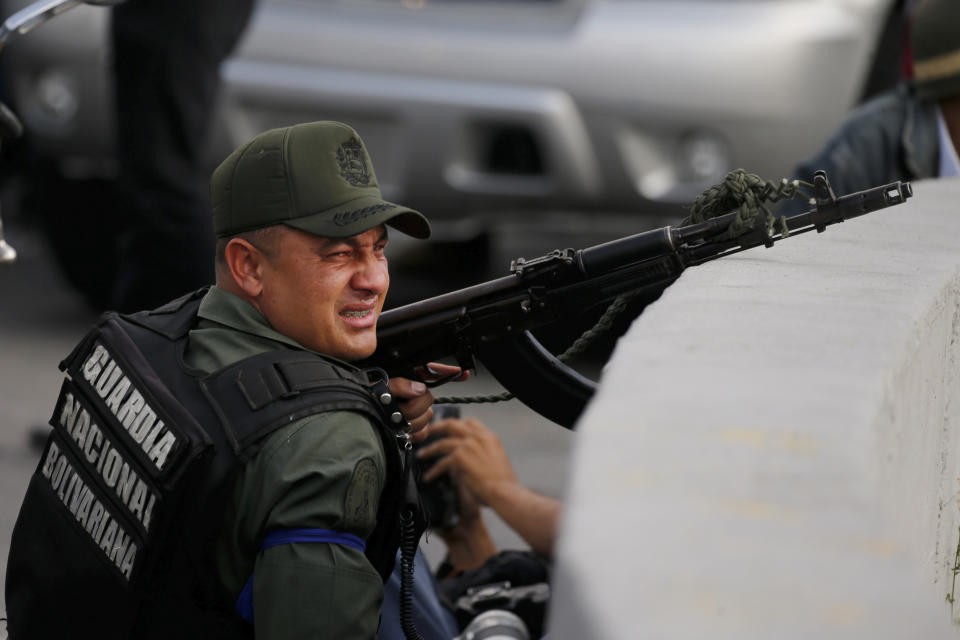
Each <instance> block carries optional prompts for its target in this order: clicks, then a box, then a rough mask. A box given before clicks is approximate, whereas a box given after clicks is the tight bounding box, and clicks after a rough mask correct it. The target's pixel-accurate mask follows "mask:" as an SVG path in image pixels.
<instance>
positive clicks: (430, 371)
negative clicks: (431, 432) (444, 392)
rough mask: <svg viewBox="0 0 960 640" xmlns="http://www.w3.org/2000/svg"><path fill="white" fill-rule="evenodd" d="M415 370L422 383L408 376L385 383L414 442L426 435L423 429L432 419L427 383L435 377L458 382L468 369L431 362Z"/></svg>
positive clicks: (431, 397)
mask: <svg viewBox="0 0 960 640" xmlns="http://www.w3.org/2000/svg"><path fill="white" fill-rule="evenodd" d="M418 373H421V374H422V376H421V377H422V380H423V381H422V382H421V381H419V380H410V379H408V378H391V379H390V382H389V383H388V386H389V388H390V393H392V394H393V397H394V398H396V399H397V406H399V407H400V412H401V413H402V414H403V417H404V418H406V420H407V423H408V424H409V425H410V429H409V433H410V434H411V435H412V436H413V440H414V441H415V442H419V441H420V440H423V439H424V438H426V437H427V430H426V429H424V427H426V426H427V425H428V424H430V420H432V419H433V394H432V393H431V392H430V389H429V388H428V387H427V384H429V383H431V382H435V381H437V380H449V381H459V380H466V379H467V378H468V377H470V372H469V371H463V370H462V369H461V368H460V367H457V366H453V365H449V364H439V363H436V362H431V363H430V364H428V365H426V366H425V367H423V368H422V370H421V371H420V372H418Z"/></svg>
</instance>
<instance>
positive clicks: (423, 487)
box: [414, 404, 460, 529]
mask: <svg viewBox="0 0 960 640" xmlns="http://www.w3.org/2000/svg"><path fill="white" fill-rule="evenodd" d="M459 417H460V407H458V406H456V405H452V404H437V405H434V406H433V419H434V420H443V419H445V418H459ZM443 437H444V436H441V435H431V436H430V437H429V438H427V439H426V440H424V441H423V442H420V443H418V444H415V445H414V449H419V448H420V447H423V446H425V445H428V444H430V443H431V442H436V441H437V440H439V439H440V438H443ZM434 461H435V459H433V458H427V459H424V460H420V461H419V462H420V467H421V472H424V471H426V470H427V469H429V468H430V467H431V466H432V465H433V463H434ZM418 486H419V489H420V500H421V501H422V503H423V508H424V511H426V514H427V522H428V526H429V527H430V528H432V529H453V528H454V527H456V526H457V525H458V524H459V523H460V510H459V499H458V498H457V488H456V487H455V486H454V484H453V481H452V480H451V479H450V476H448V475H446V474H444V475H441V476H440V477H438V478H435V479H434V480H433V481H431V482H423V481H422V480H421V481H420V482H418Z"/></svg>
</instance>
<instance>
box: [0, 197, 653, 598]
mask: <svg viewBox="0 0 960 640" xmlns="http://www.w3.org/2000/svg"><path fill="white" fill-rule="evenodd" d="M655 222H656V223H657V224H665V223H666V222H663V221H655ZM651 226H656V225H654V224H653V222H646V223H640V224H636V221H635V220H632V219H625V218H617V219H613V220H609V221H607V223H605V224H604V225H597V224H595V223H594V222H591V221H590V220H588V219H585V218H584V217H582V216H579V217H578V216H570V215H567V216H563V215H556V216H552V217H548V218H544V217H531V216H526V217H518V218H517V219H516V220H514V221H513V222H512V223H508V224H504V225H502V226H500V227H499V228H498V229H497V230H496V232H495V233H494V234H493V236H492V237H491V239H492V241H493V245H494V248H493V250H492V251H491V252H490V253H489V255H488V258H489V259H488V260H487V261H486V262H482V261H480V258H478V257H477V255H474V254H471V253H470V252H469V251H468V252H466V253H463V252H462V251H461V252H460V253H458V252H457V251H452V253H451V250H450V248H449V247H444V246H443V245H442V243H440V244H438V245H435V246H434V247H432V248H431V249H430V250H429V251H428V252H427V255H429V256H430V260H432V261H433V262H434V263H436V262H437V260H438V259H439V261H440V266H441V268H439V269H438V268H437V267H436V265H435V264H434V265H432V266H431V265H430V264H426V265H424V264H422V263H423V261H424V258H423V256H421V257H420V258H416V256H415V254H411V253H409V251H410V248H409V247H407V246H405V244H404V241H403V240H401V239H398V240H397V241H396V244H397V246H396V248H395V250H394V251H395V254H396V255H397V260H396V262H397V264H399V265H400V266H399V267H398V268H397V270H395V273H394V278H393V281H394V288H395V291H396V292H395V294H394V295H393V298H392V300H393V302H394V303H395V304H396V303H400V302H405V301H409V300H411V299H417V298H419V297H423V296H425V295H434V294H436V293H438V292H439V291H440V290H445V289H449V288H453V287H459V286H465V285H466V284H472V281H471V279H475V281H477V282H479V281H482V280H484V279H490V278H493V277H498V276H501V275H506V273H507V272H508V267H509V262H510V259H511V258H514V257H518V256H524V257H528V258H529V257H535V256H536V255H541V254H542V253H546V252H547V251H549V250H550V249H553V248H558V247H562V246H575V247H584V246H590V245H593V244H597V243H599V242H602V241H605V240H608V239H611V238H614V237H619V236H621V235H626V234H628V233H632V232H636V231H640V230H643V229H645V228H649V227H651ZM6 231H7V238H8V240H10V242H11V244H14V245H15V246H16V248H17V249H18V252H19V260H18V262H17V263H15V264H14V265H11V266H7V267H3V268H0V507H2V508H0V575H5V574H6V559H7V550H8V547H9V541H10V533H11V530H12V528H13V525H14V522H15V520H16V516H17V512H18V510H19V506H20V503H21V500H22V497H23V493H24V491H25V488H26V485H27V482H28V480H29V477H30V474H31V473H32V472H33V469H34V467H35V465H36V461H37V458H38V455H39V449H38V448H37V443H36V434H38V433H40V434H42V433H44V432H45V430H46V429H48V427H47V426H46V423H47V420H48V419H49V417H50V414H51V412H52V409H53V403H54V400H55V398H56V395H57V391H58V390H59V387H60V380H61V373H60V372H59V370H58V368H57V364H58V363H59V361H60V360H61V359H62V358H63V357H64V356H66V355H67V353H69V351H70V350H71V348H72V347H73V345H74V344H75V342H76V341H77V340H78V339H79V338H80V337H81V336H82V335H83V334H84V332H85V331H86V329H87V328H88V327H89V326H90V325H91V323H92V322H93V321H94V320H95V319H96V314H95V313H94V312H93V311H92V310H90V309H88V308H87V307H86V306H85V304H84V302H83V301H82V299H81V298H80V296H79V295H78V294H77V293H75V292H74V291H73V290H72V289H71V288H70V286H69V285H67V284H66V281H65V279H64V278H63V276H62V274H61V273H60V272H59V271H58V268H57V267H56V266H55V261H54V259H53V257H52V255H51V253H50V250H49V248H48V246H47V243H46V242H45V241H44V239H43V237H42V236H41V235H40V234H39V232H37V231H33V230H30V229H24V228H18V227H17V226H16V225H15V224H11V223H10V222H8V224H7V229H6ZM411 256H413V257H411ZM449 256H454V257H455V258H450V259H459V260H460V262H459V263H449V264H448V265H447V268H446V269H444V268H442V266H443V264H444V263H445V261H446V260H447V259H448V257H449ZM456 256H459V257H458V258H457V257H456ZM430 260H427V262H428V263H429V262H430ZM465 261H466V262H465ZM412 263H416V264H413V266H412V267H411V264H412ZM397 271H399V273H398V272H397ZM438 273H448V274H450V273H452V274H454V276H450V277H446V278H438V277H437V274H438ZM457 387H458V388H456V389H449V388H441V389H440V390H438V391H439V393H440V394H446V393H451V394H452V393H456V394H457V395H463V394H471V393H477V394H485V393H489V392H493V391H499V390H500V387H499V385H498V384H497V383H496V381H495V380H493V379H492V378H491V377H490V376H489V375H486V374H485V373H484V372H483V371H480V372H479V374H478V375H477V376H476V377H475V378H474V380H472V381H471V382H469V383H465V384H462V385H457ZM448 389H449V392H448ZM463 411H464V414H465V415H474V416H477V417H479V418H480V419H481V420H483V421H484V422H485V423H486V424H488V425H490V426H491V427H492V428H493V429H494V430H496V431H497V432H498V433H499V434H500V436H501V438H502V439H503V441H504V443H505V446H506V447H507V450H508V451H509V452H510V454H511V458H512V460H513V462H514V466H515V467H516V470H517V473H518V476H519V477H520V480H521V481H522V482H523V483H525V484H527V485H528V486H530V487H532V488H533V489H535V490H538V491H540V492H542V493H545V494H548V495H553V496H558V497H559V496H562V493H563V488H564V483H565V478H566V473H565V470H566V461H567V457H568V454H569V451H570V447H571V446H572V445H573V440H574V437H575V436H574V434H572V433H571V432H569V431H567V430H565V429H563V428H561V427H559V426H557V425H555V424H553V423H552V422H549V421H548V420H546V419H544V418H542V417H540V416H539V415H537V414H535V413H534V412H532V411H530V410H529V409H527V408H526V407H525V406H524V405H522V404H520V403H519V402H517V401H510V402H507V403H501V404H497V405H470V406H469V407H465V408H464V409H463ZM487 515H488V522H489V524H490V527H491V530H492V532H493V535H494V538H495V540H496V541H497V543H498V544H499V545H500V546H501V548H521V547H523V546H524V545H523V543H522V541H521V540H520V539H519V538H518V537H517V536H516V535H515V534H514V533H513V532H512V531H510V530H509V529H508V528H507V527H506V526H505V525H503V523H502V522H500V521H499V519H497V518H496V516H495V515H494V514H492V513H488V514H487ZM425 549H426V553H427V556H428V558H429V559H430V560H431V562H434V563H436V562H439V559H440V558H441V557H442V555H443V553H444V549H443V545H442V543H441V542H440V541H439V539H438V538H437V537H436V536H432V537H428V538H427V540H426V542H425ZM5 611H6V608H5V606H4V599H3V595H2V594H0V612H5Z"/></svg>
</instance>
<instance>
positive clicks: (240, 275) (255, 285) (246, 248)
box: [224, 238, 267, 298]
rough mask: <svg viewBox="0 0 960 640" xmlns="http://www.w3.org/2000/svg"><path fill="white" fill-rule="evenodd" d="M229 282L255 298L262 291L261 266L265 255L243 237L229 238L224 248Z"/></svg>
mask: <svg viewBox="0 0 960 640" xmlns="http://www.w3.org/2000/svg"><path fill="white" fill-rule="evenodd" d="M224 258H225V259H226V263H227V271H228V272H229V278H230V280H231V281H232V282H231V284H233V285H234V286H236V288H237V289H239V291H240V292H242V293H243V294H245V295H247V296H249V297H251V298H256V297H257V296H259V295H260V293H261V292H262V291H263V267H264V262H265V261H266V259H267V257H266V256H265V255H264V254H263V252H262V251H260V250H259V249H258V248H256V247H255V246H253V245H252V244H251V243H249V242H247V241H246V240H244V239H243V238H231V239H230V242H228V243H227V246H226V247H225V249H224Z"/></svg>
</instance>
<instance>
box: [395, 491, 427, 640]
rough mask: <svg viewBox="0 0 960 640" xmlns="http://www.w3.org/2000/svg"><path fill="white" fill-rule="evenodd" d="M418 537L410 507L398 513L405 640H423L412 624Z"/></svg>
mask: <svg viewBox="0 0 960 640" xmlns="http://www.w3.org/2000/svg"><path fill="white" fill-rule="evenodd" d="M419 538H420V535H419V534H418V533H417V525H416V516H415V515H414V510H413V509H412V508H411V507H410V506H404V508H403V509H402V510H401V511H400V627H401V628H402V629H403V635H404V636H406V638H407V640H423V636H421V635H420V632H418V631H417V627H416V625H415V624H414V623H413V568H414V557H415V555H416V553H417V544H418V542H419Z"/></svg>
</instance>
